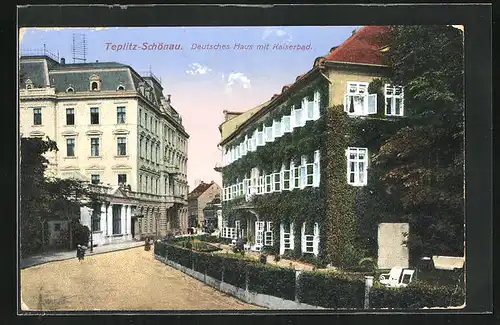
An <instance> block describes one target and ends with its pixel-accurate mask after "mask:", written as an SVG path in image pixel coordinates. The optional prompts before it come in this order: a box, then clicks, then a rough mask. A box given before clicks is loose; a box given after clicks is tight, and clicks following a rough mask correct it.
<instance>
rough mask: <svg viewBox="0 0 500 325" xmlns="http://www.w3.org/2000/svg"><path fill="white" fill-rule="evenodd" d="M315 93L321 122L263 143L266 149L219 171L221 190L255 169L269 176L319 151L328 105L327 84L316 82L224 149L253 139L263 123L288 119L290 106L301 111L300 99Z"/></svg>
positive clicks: (261, 148)
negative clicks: (318, 98) (282, 167)
mask: <svg viewBox="0 0 500 325" xmlns="http://www.w3.org/2000/svg"><path fill="white" fill-rule="evenodd" d="M315 91H319V92H320V94H321V98H320V118H319V119H318V120H316V121H307V122H306V124H305V126H303V127H298V128H294V129H293V130H292V132H291V133H286V134H284V135H283V136H281V137H280V138H277V139H276V140H275V141H273V142H269V143H266V145H265V146H260V147H257V150H256V151H253V152H247V154H246V155H245V156H243V157H241V158H240V159H238V160H237V161H235V162H233V163H231V164H230V165H228V166H225V167H223V168H222V183H223V186H228V185H232V184H234V183H236V180H238V179H239V181H240V182H241V181H242V180H243V178H245V175H246V177H249V175H250V171H251V169H252V168H254V167H257V168H259V169H260V170H261V171H265V172H266V173H271V172H275V171H279V170H281V165H282V164H283V163H286V164H289V162H290V160H293V161H294V163H299V162H300V157H301V156H302V155H308V156H310V158H312V157H313V155H314V151H315V150H318V149H319V150H321V148H320V142H321V139H322V137H323V136H324V135H323V133H324V128H322V127H321V126H322V125H323V124H324V119H325V117H324V111H325V109H324V108H323V105H324V103H328V84H327V83H326V81H322V82H321V81H320V82H316V83H315V84H314V85H311V86H309V87H307V88H306V89H303V90H302V91H301V92H299V93H297V94H296V95H295V96H294V97H292V98H291V99H290V100H289V101H287V102H286V103H284V104H283V106H280V107H278V108H277V109H276V110H274V111H271V112H270V113H269V115H268V116H267V117H266V118H265V119H264V121H263V122H260V123H255V125H254V126H252V128H250V129H249V130H248V131H247V132H246V133H244V134H242V135H241V136H239V137H238V138H236V139H235V140H234V141H232V142H231V143H229V144H228V145H227V146H228V147H229V148H230V147H231V144H232V143H234V144H235V145H237V144H239V143H241V141H243V140H244V138H245V135H252V134H253V131H254V130H255V129H256V128H261V125H262V123H264V124H265V125H271V124H272V122H273V120H275V119H281V117H282V116H283V115H289V114H290V112H291V105H294V104H295V106H296V107H297V106H298V107H300V105H301V101H302V98H304V96H309V97H310V96H313V94H314V92H315Z"/></svg>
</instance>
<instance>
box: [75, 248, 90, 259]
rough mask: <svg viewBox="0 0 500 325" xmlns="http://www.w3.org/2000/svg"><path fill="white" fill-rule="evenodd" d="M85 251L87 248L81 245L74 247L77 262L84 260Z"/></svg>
mask: <svg viewBox="0 0 500 325" xmlns="http://www.w3.org/2000/svg"><path fill="white" fill-rule="evenodd" d="M85 250H87V247H85V246H83V245H80V244H78V245H76V257H78V260H79V261H83V259H84V258H85Z"/></svg>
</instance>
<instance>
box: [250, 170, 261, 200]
mask: <svg viewBox="0 0 500 325" xmlns="http://www.w3.org/2000/svg"><path fill="white" fill-rule="evenodd" d="M250 180H251V183H250V186H251V188H250V194H257V193H258V188H259V170H258V169H257V168H253V169H252V170H251V171H250Z"/></svg>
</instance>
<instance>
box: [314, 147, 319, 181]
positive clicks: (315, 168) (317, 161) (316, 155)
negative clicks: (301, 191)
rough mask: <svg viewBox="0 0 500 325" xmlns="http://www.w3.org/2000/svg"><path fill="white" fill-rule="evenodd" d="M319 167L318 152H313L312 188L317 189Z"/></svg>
mask: <svg viewBox="0 0 500 325" xmlns="http://www.w3.org/2000/svg"><path fill="white" fill-rule="evenodd" d="M319 167H320V153H319V150H316V151H315V152H314V172H313V173H314V180H313V184H314V185H313V186H315V187H318V186H319V182H320V174H319Z"/></svg>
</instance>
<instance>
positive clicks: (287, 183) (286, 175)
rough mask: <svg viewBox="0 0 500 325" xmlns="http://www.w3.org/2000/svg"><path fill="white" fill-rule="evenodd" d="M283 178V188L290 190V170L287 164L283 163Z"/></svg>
mask: <svg viewBox="0 0 500 325" xmlns="http://www.w3.org/2000/svg"><path fill="white" fill-rule="evenodd" d="M281 173H282V175H283V176H282V180H283V186H282V190H287V191H288V190H290V170H289V169H286V168H285V166H284V165H283V167H282V170H281Z"/></svg>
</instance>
